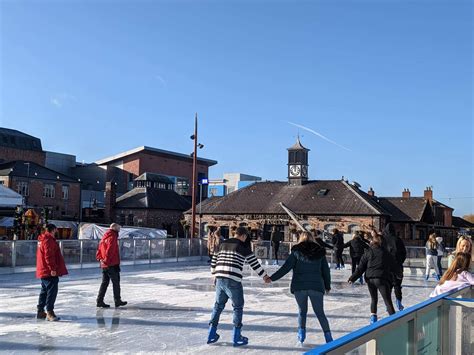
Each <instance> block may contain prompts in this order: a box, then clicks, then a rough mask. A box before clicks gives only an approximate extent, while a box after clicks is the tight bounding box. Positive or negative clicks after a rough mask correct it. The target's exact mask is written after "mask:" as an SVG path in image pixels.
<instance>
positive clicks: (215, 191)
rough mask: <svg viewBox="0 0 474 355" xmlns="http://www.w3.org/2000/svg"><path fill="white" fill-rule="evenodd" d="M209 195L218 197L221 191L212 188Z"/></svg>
mask: <svg viewBox="0 0 474 355" xmlns="http://www.w3.org/2000/svg"><path fill="white" fill-rule="evenodd" d="M209 193H210V194H211V196H217V194H218V193H219V191H218V190H217V187H211V188H210V189H209Z"/></svg>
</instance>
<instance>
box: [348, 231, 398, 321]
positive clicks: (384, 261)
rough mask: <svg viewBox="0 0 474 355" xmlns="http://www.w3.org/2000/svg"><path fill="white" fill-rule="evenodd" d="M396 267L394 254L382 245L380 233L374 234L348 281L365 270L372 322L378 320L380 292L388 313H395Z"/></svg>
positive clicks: (356, 277) (351, 280) (357, 276)
mask: <svg viewBox="0 0 474 355" xmlns="http://www.w3.org/2000/svg"><path fill="white" fill-rule="evenodd" d="M394 267H395V261H394V259H393V257H392V255H391V254H390V253H389V252H388V251H387V250H386V249H385V248H384V247H383V246H382V239H381V236H380V235H375V236H372V241H371V242H370V248H369V249H368V250H367V251H366V252H365V253H364V255H363V256H362V258H361V259H360V264H359V266H358V267H357V270H356V272H355V273H353V274H352V276H351V277H350V278H349V280H348V282H349V283H350V284H352V283H353V282H354V281H355V280H357V279H358V278H359V277H361V276H362V274H363V273H364V272H365V281H366V282H367V287H368V288H369V293H370V298H371V303H370V312H371V315H370V323H371V324H372V323H375V322H376V321H377V302H378V294H377V290H378V292H380V294H381V295H382V298H383V300H384V302H385V306H386V307H387V312H388V314H390V315H392V314H394V313H395V309H394V308H393V303H392V297H391V293H392V272H391V270H392V269H393V268H394Z"/></svg>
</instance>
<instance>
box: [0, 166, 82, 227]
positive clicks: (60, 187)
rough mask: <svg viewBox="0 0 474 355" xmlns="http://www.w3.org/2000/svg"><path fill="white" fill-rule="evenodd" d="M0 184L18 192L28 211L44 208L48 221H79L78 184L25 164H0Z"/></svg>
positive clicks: (41, 167) (45, 169) (52, 172)
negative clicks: (47, 214)
mask: <svg viewBox="0 0 474 355" xmlns="http://www.w3.org/2000/svg"><path fill="white" fill-rule="evenodd" d="M0 184H2V185H4V186H7V187H9V188H10V189H12V190H14V191H16V192H18V193H19V194H21V195H22V196H23V198H24V204H25V206H26V207H28V208H36V209H40V208H48V209H49V210H50V219H74V220H77V219H79V217H80V206H79V201H80V195H81V186H80V183H79V182H78V181H77V180H76V179H73V178H71V177H69V176H66V175H63V174H61V173H58V172H56V171H54V170H51V169H48V168H45V167H44V166H41V165H39V164H36V163H34V162H31V161H28V162H25V161H19V160H16V161H11V162H9V163H3V164H0Z"/></svg>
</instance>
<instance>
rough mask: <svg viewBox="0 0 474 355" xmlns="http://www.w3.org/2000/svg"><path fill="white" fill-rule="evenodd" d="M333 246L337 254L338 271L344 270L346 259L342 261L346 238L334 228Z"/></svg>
mask: <svg viewBox="0 0 474 355" xmlns="http://www.w3.org/2000/svg"><path fill="white" fill-rule="evenodd" d="M332 245H333V246H334V253H335V254H336V270H339V269H344V268H345V266H344V259H342V252H343V251H344V236H343V235H342V233H341V232H339V230H338V229H337V228H334V230H333V235H332Z"/></svg>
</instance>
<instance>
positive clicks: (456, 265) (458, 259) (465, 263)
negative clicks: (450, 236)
mask: <svg viewBox="0 0 474 355" xmlns="http://www.w3.org/2000/svg"><path fill="white" fill-rule="evenodd" d="M470 266H471V255H470V254H467V253H457V254H456V256H455V257H454V260H453V262H452V263H451V266H450V267H449V268H448V270H446V272H445V273H444V275H443V277H442V278H441V280H440V281H439V284H440V285H442V284H444V282H445V281H449V280H453V281H456V280H457V278H458V275H459V274H460V273H461V272H463V271H469V267H470Z"/></svg>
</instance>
